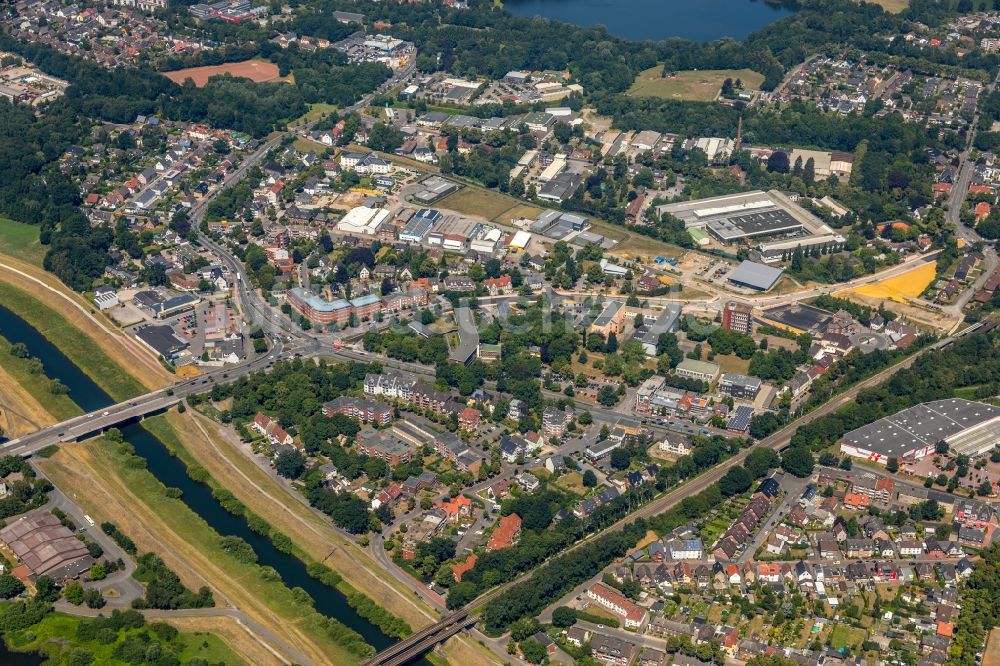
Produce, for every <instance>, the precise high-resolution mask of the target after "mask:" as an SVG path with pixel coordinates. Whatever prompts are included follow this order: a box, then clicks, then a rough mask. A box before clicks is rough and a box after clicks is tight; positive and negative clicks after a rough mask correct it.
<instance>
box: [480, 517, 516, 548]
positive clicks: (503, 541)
mask: <svg viewBox="0 0 1000 666" xmlns="http://www.w3.org/2000/svg"><path fill="white" fill-rule="evenodd" d="M520 533H521V516H519V515H517V514H516V513H512V514H510V515H509V516H504V517H503V518H501V519H500V520H499V522H497V528H496V529H495V530H493V534H491V535H490V540H489V541H488V542H486V550H501V549H503V548H509V547H511V546H512V545H514V540H515V539H517V537H518V535H519V534H520Z"/></svg>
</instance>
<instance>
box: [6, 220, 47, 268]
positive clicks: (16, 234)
mask: <svg viewBox="0 0 1000 666" xmlns="http://www.w3.org/2000/svg"><path fill="white" fill-rule="evenodd" d="M0 254H9V255H10V256H12V257H14V258H16V259H20V260H22V261H27V262H28V263H30V264H34V265H36V266H41V265H42V258H44V257H45V247H43V246H42V244H41V243H39V242H38V227H37V226H36V225H33V224H22V223H21V222H15V221H14V220H10V219H7V218H6V217H0Z"/></svg>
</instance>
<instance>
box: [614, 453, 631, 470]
mask: <svg viewBox="0 0 1000 666" xmlns="http://www.w3.org/2000/svg"><path fill="white" fill-rule="evenodd" d="M631 462H632V458H631V456H629V454H628V451H626V450H625V449H622V448H617V449H615V450H614V451H612V452H611V466H612V467H614V468H615V469H625V468H627V467H628V466H629V463H631Z"/></svg>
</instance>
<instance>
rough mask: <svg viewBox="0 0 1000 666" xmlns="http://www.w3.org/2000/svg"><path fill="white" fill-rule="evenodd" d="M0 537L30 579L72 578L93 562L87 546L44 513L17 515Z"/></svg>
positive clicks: (53, 517)
mask: <svg viewBox="0 0 1000 666" xmlns="http://www.w3.org/2000/svg"><path fill="white" fill-rule="evenodd" d="M0 539H2V540H3V542H4V543H5V544H7V547H8V548H10V549H11V550H12V551H13V552H14V554H15V555H17V557H18V559H20V560H21V563H22V564H24V566H26V567H27V569H28V575H29V577H30V578H31V580H34V579H35V578H37V577H38V576H42V575H46V576H51V577H52V578H54V579H56V580H57V581H58V580H64V579H66V578H75V577H77V576H79V575H80V574H81V573H83V572H84V571H87V570H88V569H90V567H91V565H93V564H94V558H92V557H91V556H90V551H88V550H87V546H86V545H84V543H83V542H82V541H80V540H79V539H77V538H76V537H75V536H74V535H73V533H72V532H70V531H69V529H67V528H65V527H63V525H62V524H61V523H60V522H59V519H58V518H56V517H55V516H53V515H52V514H51V513H48V512H41V513H34V514H28V515H25V516H22V517H20V518H18V519H17V520H15V521H14V522H12V523H11V524H10V525H7V526H6V527H4V528H3V529H2V530H0Z"/></svg>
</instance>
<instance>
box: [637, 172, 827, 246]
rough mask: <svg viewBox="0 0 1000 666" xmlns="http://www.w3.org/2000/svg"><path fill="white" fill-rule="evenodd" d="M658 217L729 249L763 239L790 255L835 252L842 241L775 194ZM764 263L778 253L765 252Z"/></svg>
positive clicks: (698, 204) (692, 205) (690, 204)
mask: <svg viewBox="0 0 1000 666" xmlns="http://www.w3.org/2000/svg"><path fill="white" fill-rule="evenodd" d="M656 212H657V213H658V214H660V215H662V214H663V213H670V214H671V215H673V216H674V217H676V218H677V219H679V220H681V221H682V222H683V223H684V227H685V228H686V229H688V230H691V229H699V230H703V231H706V232H708V233H709V234H711V235H712V236H713V237H714V238H715V239H716V240H717V241H718V242H720V243H723V244H726V245H732V244H736V243H743V244H753V243H756V242H759V241H761V240H763V239H766V238H772V239H782V243H785V244H787V243H791V246H790V249H789V250H788V251H789V252H790V251H793V250H794V249H795V248H796V247H798V246H801V247H802V248H803V249H807V248H810V247H812V246H814V245H818V246H823V247H827V248H839V247H841V246H842V245H843V243H844V238H843V237H842V236H839V235H838V234H836V233H834V232H833V230H832V229H830V227H829V226H827V225H826V223H824V222H823V221H822V220H821V219H819V218H818V217H816V216H815V215H813V214H812V213H810V212H809V211H808V210H806V209H805V208H803V207H802V206H799V205H798V204H796V203H795V202H794V201H792V200H791V199H790V198H789V197H788V196H786V195H785V194H783V193H781V192H778V191H776V190H771V191H769V192H763V191H760V190H757V191H753V192H743V193H741V194H729V195H725V196H720V197H711V198H708V199H698V200H695V201H682V202H678V203H672V204H665V205H663V206H658V207H657V208H656ZM765 254H766V256H762V258H763V260H764V261H768V262H770V261H777V260H780V259H781V257H782V254H783V253H782V252H781V251H778V252H777V253H774V252H768V253H765Z"/></svg>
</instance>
